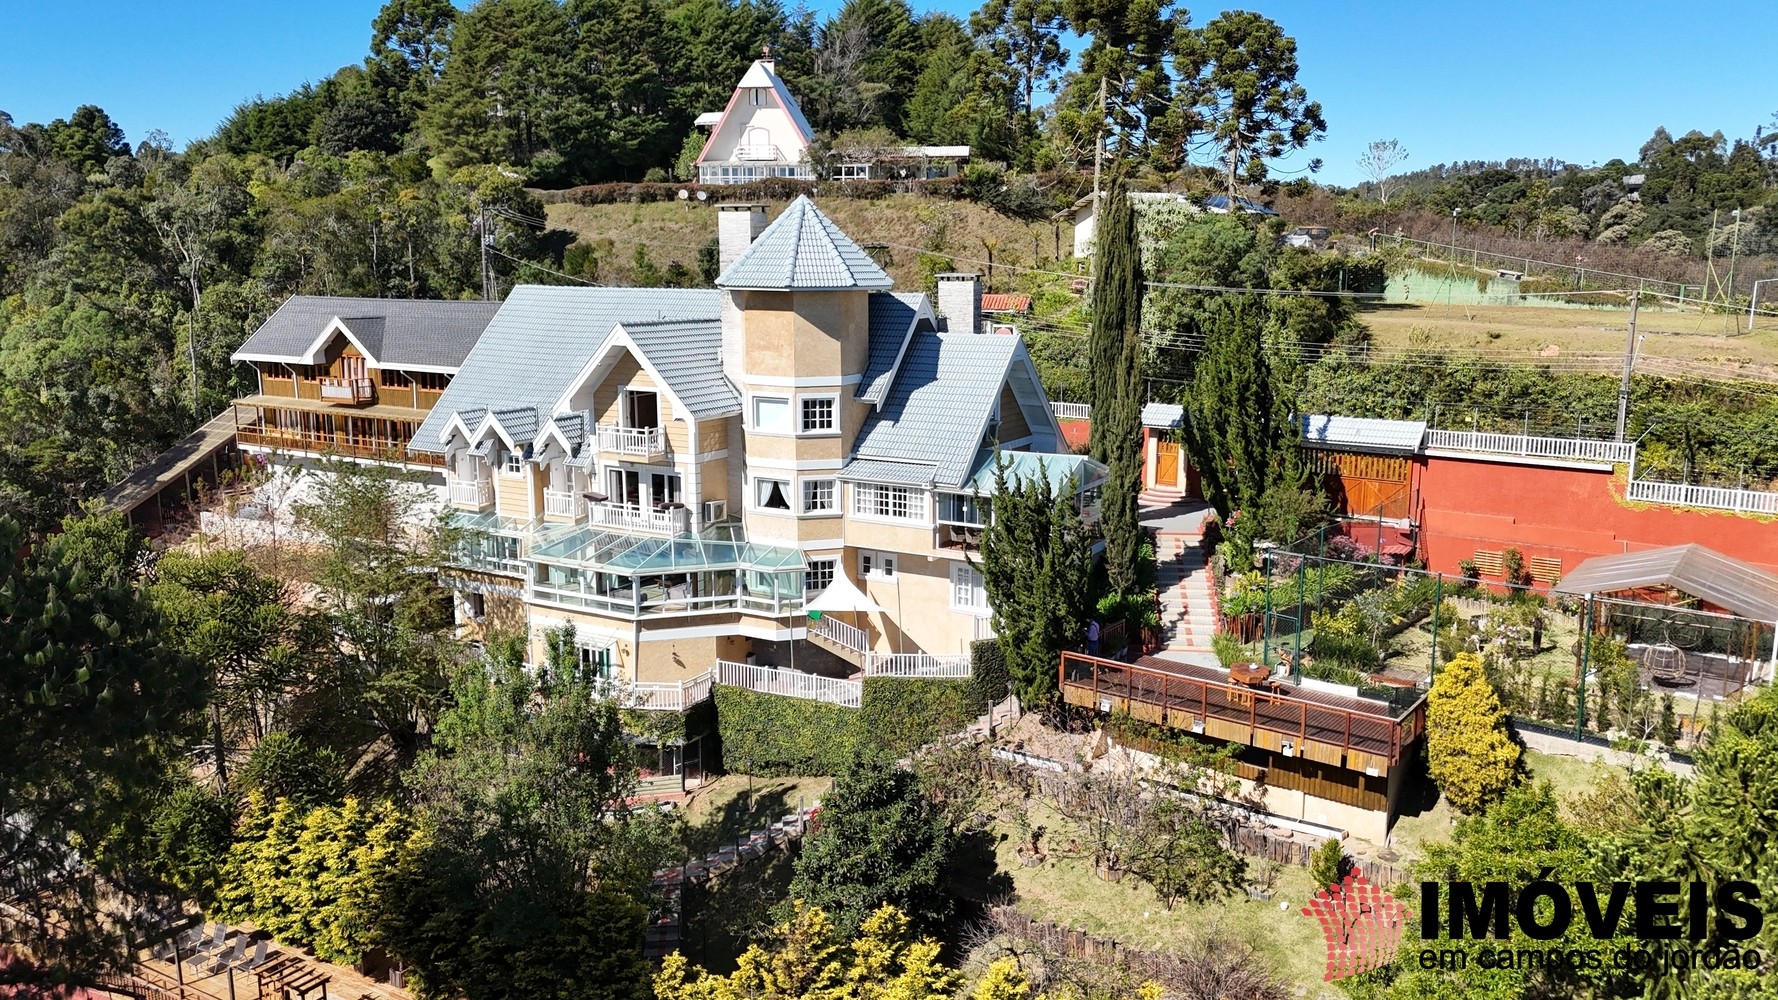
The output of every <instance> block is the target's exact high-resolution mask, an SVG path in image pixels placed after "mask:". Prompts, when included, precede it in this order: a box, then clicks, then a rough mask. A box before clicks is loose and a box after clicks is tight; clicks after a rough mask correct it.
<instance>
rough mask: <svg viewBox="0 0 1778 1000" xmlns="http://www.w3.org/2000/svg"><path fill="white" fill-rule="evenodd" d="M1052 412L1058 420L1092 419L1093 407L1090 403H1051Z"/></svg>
mask: <svg viewBox="0 0 1778 1000" xmlns="http://www.w3.org/2000/svg"><path fill="white" fill-rule="evenodd" d="M1050 412H1051V413H1054V414H1055V415H1056V419H1057V420H1091V419H1093V407H1092V404H1090V403H1051V404H1050Z"/></svg>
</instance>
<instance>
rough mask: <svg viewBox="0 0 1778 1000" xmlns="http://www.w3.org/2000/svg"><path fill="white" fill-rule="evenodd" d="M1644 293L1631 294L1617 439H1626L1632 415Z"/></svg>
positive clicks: (1618, 390) (1619, 400) (1618, 398)
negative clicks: (1632, 375)
mask: <svg viewBox="0 0 1778 1000" xmlns="http://www.w3.org/2000/svg"><path fill="white" fill-rule="evenodd" d="M1641 302H1642V292H1641V290H1637V291H1634V292H1631V293H1630V339H1629V341H1628V342H1626V343H1625V344H1624V377H1623V380H1622V381H1620V382H1619V383H1618V386H1617V439H1618V440H1619V441H1622V440H1623V439H1624V421H1625V420H1626V419H1627V418H1628V417H1629V415H1630V372H1631V371H1632V370H1633V369H1634V368H1635V367H1636V307H1637V306H1638V305H1640V304H1641Z"/></svg>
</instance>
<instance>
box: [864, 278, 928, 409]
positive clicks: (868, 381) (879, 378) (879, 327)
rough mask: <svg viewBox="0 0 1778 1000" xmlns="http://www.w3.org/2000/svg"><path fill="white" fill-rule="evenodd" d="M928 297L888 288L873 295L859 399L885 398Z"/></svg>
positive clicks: (871, 400) (875, 400) (876, 400)
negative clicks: (866, 359) (886, 291)
mask: <svg viewBox="0 0 1778 1000" xmlns="http://www.w3.org/2000/svg"><path fill="white" fill-rule="evenodd" d="M925 301H926V296H925V295H924V294H923V293H921V292H888V293H884V294H879V295H872V296H871V297H870V359H869V360H868V361H867V362H866V363H865V366H864V377H863V379H862V380H861V381H860V382H859V384H858V398H859V400H861V401H863V402H866V403H880V402H882V401H883V394H884V393H886V392H888V391H889V385H890V383H891V382H892V381H894V377H895V366H896V363H897V362H899V361H900V360H901V352H902V350H903V349H904V348H905V347H906V346H907V342H908V336H909V334H910V333H911V331H912V330H913V328H914V320H915V319H916V318H918V317H919V315H920V312H921V308H920V307H921V306H922V305H923V304H924V303H925Z"/></svg>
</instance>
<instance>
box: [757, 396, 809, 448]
mask: <svg viewBox="0 0 1778 1000" xmlns="http://www.w3.org/2000/svg"><path fill="white" fill-rule="evenodd" d="M762 402H764V403H783V404H784V424H783V426H781V427H777V428H770V427H762V426H760V422H759V404H760V403H762ZM797 427H798V411H797V407H796V397H794V396H773V395H769V394H766V393H761V394H760V395H757V396H752V397H749V398H748V400H747V429H748V430H750V431H752V432H753V433H755V434H771V435H773V436H775V437H794V436H795V435H796V429H797Z"/></svg>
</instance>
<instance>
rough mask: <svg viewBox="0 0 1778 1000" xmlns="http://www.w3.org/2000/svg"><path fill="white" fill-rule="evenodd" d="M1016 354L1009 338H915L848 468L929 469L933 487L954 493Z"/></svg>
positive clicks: (970, 335)
mask: <svg viewBox="0 0 1778 1000" xmlns="http://www.w3.org/2000/svg"><path fill="white" fill-rule="evenodd" d="M1021 353H1022V347H1021V345H1020V343H1019V340H1018V338H1017V337H984V336H982V335H980V334H975V333H933V332H922V333H917V334H915V335H914V338H913V340H912V342H911V343H909V344H908V348H907V353H906V355H905V356H904V357H903V358H902V361H901V367H900V369H899V370H898V371H897V372H896V374H895V382H894V385H893V386H891V387H890V389H889V393H888V396H887V397H886V398H885V399H884V401H883V404H882V406H881V407H880V408H879V409H878V410H876V411H875V412H873V413H871V414H870V415H869V417H868V418H867V419H866V420H865V424H864V429H863V430H862V431H860V432H859V435H858V443H857V445H856V446H855V447H854V448H853V452H852V457H853V464H854V465H856V464H857V463H858V461H859V460H863V459H874V460H881V461H886V462H896V463H912V464H917V465H929V466H933V467H934V474H933V482H934V483H935V484H937V485H939V486H949V487H959V486H961V485H962V484H963V483H964V481H965V480H966V479H967V478H968V476H969V472H970V469H971V467H972V466H973V465H974V464H975V458H976V452H977V451H979V450H980V449H981V444H982V436H983V435H984V434H985V433H986V431H987V425H988V417H989V415H990V414H991V413H992V412H993V407H994V403H995V401H996V400H998V399H999V397H1000V389H1001V386H1003V385H1005V384H1006V381H1007V373H1008V372H1009V370H1010V369H1011V368H1012V365H1013V360H1014V357H1015V356H1016V355H1019V354H1021ZM1029 363H1030V362H1029V360H1028V359H1027V360H1026V364H1029Z"/></svg>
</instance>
